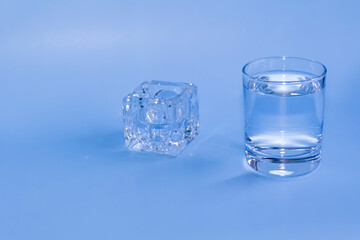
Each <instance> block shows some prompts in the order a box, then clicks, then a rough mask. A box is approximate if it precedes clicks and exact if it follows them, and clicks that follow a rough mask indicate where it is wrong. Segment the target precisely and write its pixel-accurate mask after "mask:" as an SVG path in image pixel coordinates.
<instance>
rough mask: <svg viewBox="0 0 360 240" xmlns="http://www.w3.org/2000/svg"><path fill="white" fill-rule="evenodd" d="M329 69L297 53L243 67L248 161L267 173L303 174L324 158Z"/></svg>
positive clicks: (257, 61) (258, 61) (277, 174)
mask: <svg viewBox="0 0 360 240" xmlns="http://www.w3.org/2000/svg"><path fill="white" fill-rule="evenodd" d="M326 71H327V70H326V67H325V66H324V65H322V64H321V63H319V62H316V61H312V60H308V59H303V58H295V57H270V58H263V59H258V60H254V61H251V62H249V63H247V64H246V65H245V66H244V68H243V89H244V103H245V148H246V161H247V163H248V164H249V166H250V167H251V168H253V169H254V170H256V171H258V172H259V173H261V174H263V175H267V176H280V177H289V176H299V175H304V174H307V173H310V172H312V171H313V170H315V169H316V168H317V166H318V165H319V163H320V158H321V155H320V154H321V139H322V132H323V119H324V88H325V76H326Z"/></svg>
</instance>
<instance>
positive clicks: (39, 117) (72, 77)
mask: <svg viewBox="0 0 360 240" xmlns="http://www.w3.org/2000/svg"><path fill="white" fill-rule="evenodd" d="M359 8H360V4H359V1H346V0H345V1H317V0H316V1H310V0H306V1H261V0H256V1H229V0H225V1H209V0H207V1H137V0H133V1H112V0H108V1H100V0H87V1H85V0H83V1H70V0H64V1H45V0H32V1H26V0H24V1H19V0H1V2H0V110H1V115H0V239H4V240H12V239H26V240H32V239H67V240H68V239H76V240H78V239H155V240H162V239H164V240H168V239H182V240H183V239H206V240H210V239H229V240H231V239H360V228H359V227H360V205H359V201H360V176H359V169H360V161H359V155H358V152H359V141H358V139H359V134H360V127H359V123H360V108H359V103H360V102H359V101H360V95H359V90H358V89H360V81H359V77H358V76H359V75H360V47H359V43H360V14H359ZM283 55H288V56H298V57H305V58H311V59H314V60H318V61H320V62H322V63H323V64H325V65H326V66H327V67H328V78H327V81H328V82H327V96H326V101H327V102H326V113H325V135H324V146H323V159H322V164H321V166H320V168H319V169H318V170H317V171H316V172H315V173H313V174H310V175H308V176H305V177H301V178H297V179H291V180H286V181H279V180H272V179H268V178H264V177H260V176H257V175H256V174H253V173H251V172H249V171H248V170H246V169H245V167H244V148H243V115H242V112H243V107H242V84H241V68H242V66H243V65H244V64H245V63H246V62H248V61H249V60H252V59H254V58H259V57H265V56H283ZM149 79H157V80H167V81H185V82H193V83H195V84H196V85H197V86H198V87H199V95H200V114H201V116H200V117H201V122H200V126H201V134H200V136H199V137H198V138H196V140H195V141H194V142H192V144H190V145H189V147H188V148H187V149H186V150H185V151H184V152H183V153H182V154H181V155H180V156H179V157H177V158H171V157H165V156H154V155H151V154H150V155H149V154H143V153H131V152H127V151H126V150H125V149H124V138H123V135H122V134H123V133H122V131H123V126H122V110H121V100H122V98H123V97H124V96H125V95H126V94H127V93H128V92H129V91H131V90H132V89H133V88H135V87H136V86H137V85H138V84H139V83H141V82H142V81H145V80H149Z"/></svg>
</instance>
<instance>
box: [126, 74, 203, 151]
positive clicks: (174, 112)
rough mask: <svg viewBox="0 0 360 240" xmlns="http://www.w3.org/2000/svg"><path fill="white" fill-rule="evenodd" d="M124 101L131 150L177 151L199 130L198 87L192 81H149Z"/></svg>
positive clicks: (128, 145) (127, 135)
mask: <svg viewBox="0 0 360 240" xmlns="http://www.w3.org/2000/svg"><path fill="white" fill-rule="evenodd" d="M123 104H124V134H125V144H126V147H127V148H128V149H129V150H133V151H147V152H156V153H162V154H168V155H173V156H175V155H178V154H179V153H180V152H181V151H182V150H184V149H185V147H186V146H187V144H188V143H190V142H191V141H192V140H193V139H194V138H195V137H196V135H197V134H198V129H199V106H198V99H197V87H196V86H195V85H194V84H191V83H172V82H161V81H147V82H144V83H142V84H141V85H140V86H139V87H137V88H136V89H135V90H134V91H133V92H131V93H130V94H128V95H127V96H126V97H125V98H124V101H123Z"/></svg>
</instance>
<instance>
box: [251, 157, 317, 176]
mask: <svg viewBox="0 0 360 240" xmlns="http://www.w3.org/2000/svg"><path fill="white" fill-rule="evenodd" d="M320 159H321V152H320V150H319V151H317V152H316V153H314V155H311V156H308V155H307V156H305V157H297V158H269V157H264V156H260V155H257V154H255V153H254V152H252V151H251V150H246V162H247V163H248V164H249V166H250V167H251V168H252V169H253V170H255V171H256V172H258V173H260V174H262V175H264V176H272V177H278V178H286V177H298V176H302V175H305V174H308V173H311V172H313V171H314V170H315V169H316V168H317V167H318V166H319V163H320Z"/></svg>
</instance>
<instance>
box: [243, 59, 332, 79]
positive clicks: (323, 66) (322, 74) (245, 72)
mask: <svg viewBox="0 0 360 240" xmlns="http://www.w3.org/2000/svg"><path fill="white" fill-rule="evenodd" d="M272 59H282V61H285V60H286V59H292V60H300V61H304V62H308V63H314V64H318V65H319V66H320V67H322V69H323V70H322V72H321V74H317V75H315V76H314V77H311V78H309V79H306V80H300V81H281V82H277V81H267V82H272V83H303V82H313V81H316V80H319V79H322V78H324V77H325V76H326V73H327V68H326V67H325V65H324V64H322V63H321V62H318V61H315V60H311V59H307V58H301V57H289V56H282V57H279V56H274V57H263V58H257V59H254V60H251V61H250V62H248V63H246V64H245V65H244V67H243V68H242V73H243V75H245V76H247V77H249V78H251V79H253V80H255V81H259V82H263V80H261V79H259V78H258V77H254V75H251V74H249V73H248V72H247V70H246V68H247V67H248V66H250V65H251V64H254V63H256V62H259V61H264V60H272ZM280 71H281V70H280Z"/></svg>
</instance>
